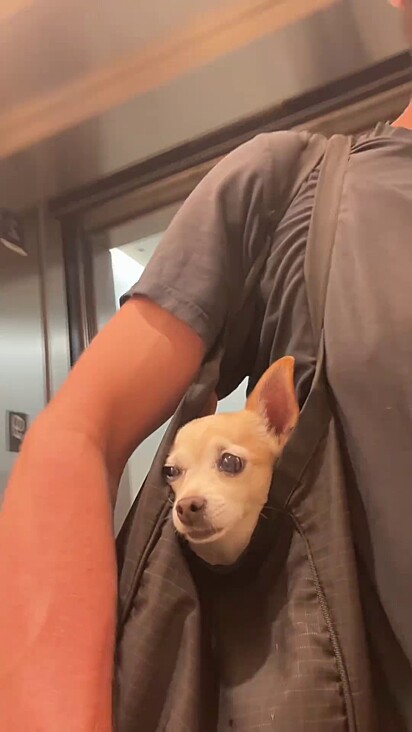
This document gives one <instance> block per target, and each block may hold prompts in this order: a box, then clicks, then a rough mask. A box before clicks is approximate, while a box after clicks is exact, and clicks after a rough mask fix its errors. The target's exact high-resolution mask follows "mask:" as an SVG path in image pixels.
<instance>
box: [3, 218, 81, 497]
mask: <svg viewBox="0 0 412 732" xmlns="http://www.w3.org/2000/svg"><path fill="white" fill-rule="evenodd" d="M40 215H41V211H39V210H36V211H35V212H33V213H32V214H30V215H27V216H26V217H25V220H24V229H25V236H26V241H27V246H28V256H27V257H21V256H19V255H16V254H14V253H13V252H11V251H9V250H8V249H6V248H5V247H4V246H3V245H2V244H0V500H1V494H2V493H3V491H4V488H5V486H6V483H7V480H8V477H9V474H10V471H11V469H12V467H13V465H14V462H15V460H16V455H15V454H13V453H10V452H8V451H7V450H6V411H7V410H11V411H20V412H25V413H27V414H29V416H30V421H32V420H33V419H34V418H35V417H36V415H37V414H38V413H39V411H40V410H41V409H42V408H43V407H44V406H45V404H46V394H47V390H46V380H45V330H44V323H45V320H46V321H47V325H48V342H49V349H50V376H51V383H50V388H51V391H52V392H54V391H56V389H57V388H58V387H59V385H60V384H61V382H62V381H63V379H64V378H65V376H66V375H67V373H68V368H69V353H68V340H67V320H66V304H65V290H64V279H63V264H62V257H61V243H60V236H59V229H58V227H57V226H56V225H55V224H53V223H51V222H48V221H47V220H46V219H44V220H43V221H41V218H40ZM41 244H43V245H44V247H45V249H44V255H45V264H46V271H45V277H44V278H42V276H41V267H40V260H39V246H40V245H41ZM42 283H43V284H44V291H43V293H42V290H41V284H42ZM44 296H45V303H44V305H45V307H43V305H42V303H43V299H42V297H44Z"/></svg>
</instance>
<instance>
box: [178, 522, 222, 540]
mask: <svg viewBox="0 0 412 732" xmlns="http://www.w3.org/2000/svg"><path fill="white" fill-rule="evenodd" d="M225 531H226V529H215V528H214V527H212V526H211V527H207V528H201V529H200V528H199V529H195V528H191V529H187V530H186V531H185V532H184V534H183V536H184V538H185V539H187V541H189V542H190V543H191V544H210V543H212V542H214V541H216V540H217V539H220V538H221V537H222V536H223V534H224V533H225Z"/></svg>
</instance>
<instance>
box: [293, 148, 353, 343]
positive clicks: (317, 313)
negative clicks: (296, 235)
mask: <svg viewBox="0 0 412 732" xmlns="http://www.w3.org/2000/svg"><path fill="white" fill-rule="evenodd" d="M350 149H351V138H350V137H345V136H343V135H334V136H333V137H331V139H330V140H329V142H328V145H327V148H326V153H325V157H324V159H323V162H322V166H321V170H320V174H319V180H318V184H317V189H316V194H315V203H314V208H313V213H312V219H311V223H310V228H309V236H308V243H307V247H306V256H305V265H304V272H305V281H306V290H307V297H308V302H309V311H310V317H311V322H312V329H313V335H314V339H315V343H318V344H319V343H320V340H321V333H322V329H323V320H324V314H325V304H326V294H327V289H328V281H329V271H330V264H331V259H332V252H333V247H334V243H335V234H336V227H337V223H338V214H339V206H340V201H341V195H342V188H343V181H344V176H345V172H346V167H347V163H348V159H349V154H350Z"/></svg>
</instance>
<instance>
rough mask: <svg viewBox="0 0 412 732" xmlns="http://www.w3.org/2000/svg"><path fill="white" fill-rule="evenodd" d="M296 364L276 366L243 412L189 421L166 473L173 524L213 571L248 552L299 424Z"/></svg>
mask: <svg viewBox="0 0 412 732" xmlns="http://www.w3.org/2000/svg"><path fill="white" fill-rule="evenodd" d="M293 372H294V359H293V358H291V357H290V356H286V357H285V358H281V359H279V360H278V361H276V362H275V363H274V364H273V365H272V366H271V367H270V368H269V369H268V370H267V371H266V372H265V373H264V374H263V376H262V377H261V379H260V380H259V382H258V384H257V385H256V387H255V388H254V390H253V391H252V393H251V394H250V396H249V398H248V400H247V402H246V407H245V409H244V410H242V411H241V412H236V413H232V414H214V412H215V409H216V404H217V401H216V397H214V398H213V404H212V403H210V404H209V405H208V408H207V410H206V414H207V415H208V416H203V417H200V418H199V419H196V420H193V421H192V422H189V423H188V424H187V425H185V426H184V427H182V429H181V430H180V431H179V432H178V433H177V435H176V439H175V442H174V445H173V447H172V450H171V452H170V454H169V456H168V459H167V461H166V464H165V466H164V469H163V474H164V478H165V480H166V482H167V483H168V484H169V486H170V488H171V490H172V494H173V496H174V500H173V514H172V515H173V523H174V526H175V528H176V531H177V532H178V533H179V534H180V535H181V536H182V537H183V538H184V539H185V540H186V541H187V542H188V543H189V546H190V548H191V549H192V551H194V552H195V554H197V555H198V556H199V557H200V558H201V559H203V560H204V561H206V562H207V563H209V564H212V565H230V564H233V563H234V562H236V560H237V559H238V558H239V557H240V555H241V554H242V553H243V551H244V550H245V549H246V547H247V546H248V544H249V542H250V540H251V538H252V535H253V533H254V530H255V528H256V525H257V523H258V520H259V516H260V514H261V513H262V509H263V508H264V506H265V504H266V502H267V499H268V494H269V489H270V485H271V481H272V473H273V469H274V466H275V464H276V461H277V460H278V458H279V456H280V454H281V452H282V450H283V448H284V446H285V445H286V443H287V441H288V439H289V437H290V435H291V434H292V432H293V430H294V428H295V426H296V424H297V421H298V417H299V407H298V402H297V399H296V394H295V388H294V383H293Z"/></svg>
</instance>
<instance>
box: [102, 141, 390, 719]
mask: <svg viewBox="0 0 412 732" xmlns="http://www.w3.org/2000/svg"><path fill="white" fill-rule="evenodd" d="M325 144H326V143H325V141H324V140H323V138H321V137H319V142H318V146H317V148H316V150H315V152H314V153H313V157H312V158H311V159H310V160H307V161H305V166H302V169H301V172H300V174H299V176H297V175H296V170H293V171H292V170H288V167H287V161H285V178H286V179H288V177H289V179H290V181H291V183H290V185H289V186H285V191H286V193H285V201H284V206H283V210H285V209H286V208H287V206H288V205H289V203H290V201H291V200H292V198H293V196H294V195H295V194H296V192H297V190H298V189H299V186H300V185H301V183H302V182H303V180H304V178H305V176H307V175H308V174H309V172H310V171H311V170H312V169H313V168H314V167H315V166H316V165H317V164H318V162H319V160H320V159H321V158H322V156H323V160H322V164H321V170H320V176H319V182H318V187H317V192H316V200H315V207H314V211H313V215H312V220H311V228H310V233H309V241H308V245H307V251H306V261H305V278H306V284H307V292H308V298H309V306H310V314H311V321H312V326H313V334H314V339H315V342H317V343H318V344H319V349H318V358H317V367H316V373H315V377H314V380H313V384H312V387H311V391H310V394H309V396H308V398H307V400H306V402H305V404H304V406H303V409H302V412H301V417H300V421H299V424H298V427H297V429H296V430H295V432H294V434H293V436H292V438H291V440H290V442H289V443H288V445H287V447H286V449H285V451H284V453H283V454H282V457H281V459H280V461H279V463H278V464H277V466H276V469H275V473H274V477H273V482H272V486H271V491H270V496H269V501H268V507H267V510H266V511H265V513H266V516H267V517H268V518H267V520H263V521H261V522H260V523H259V525H258V527H257V529H256V532H255V535H254V537H253V539H252V542H251V545H250V547H249V549H248V550H247V551H246V552H245V554H244V555H243V556H242V557H241V558H240V560H239V561H238V562H237V564H236V565H235V566H234V567H231V568H229V569H228V568H226V569H221V570H219V568H217V569H212V568H210V567H208V566H207V565H204V564H203V563H202V562H201V561H200V560H198V559H197V558H196V557H194V555H192V554H191V553H190V552H189V551H188V550H187V549H186V548H185V547H184V546H183V545H182V544H181V543H180V541H179V540H178V538H177V537H176V535H175V532H174V529H173V525H172V522H171V518H170V504H169V502H168V500H167V499H168V495H167V488H166V486H165V485H164V483H163V481H162V474H161V471H162V467H163V464H164V460H165V458H166V456H167V453H168V451H169V448H170V446H171V444H172V442H173V439H174V436H175V434H176V431H177V430H178V429H179V428H180V427H181V426H182V425H183V424H185V423H186V422H187V421H189V420H191V419H193V418H195V417H197V416H198V415H199V414H200V413H201V411H202V407H203V405H204V404H205V403H206V400H207V398H208V396H209V394H210V392H211V391H212V389H214V388H216V387H217V388H218V387H219V365H220V359H221V355H222V351H223V350H224V343H225V334H223V335H222V339H221V341H220V343H219V344H217V346H216V349H215V351H214V352H213V353H211V354H209V358H208V360H207V362H206V363H205V365H204V367H203V368H202V370H201V373H200V375H199V378H198V380H197V381H196V383H195V384H194V385H193V386H192V387H191V389H190V390H189V391H188V393H187V395H186V396H185V398H184V399H183V401H182V403H181V405H180V407H179V409H178V411H177V412H176V414H175V416H174V418H173V420H172V422H171V424H170V426H169V429H168V431H167V433H166V435H165V437H164V439H163V441H162V444H161V445H160V448H159V451H158V453H157V455H156V458H155V460H154V462H153V465H152V468H151V470H150V472H149V475H148V477H147V479H146V481H145V484H144V486H143V488H142V490H141V493H140V495H139V498H138V500H137V501H136V502H135V505H134V506H133V509H132V511H131V513H130V515H129V517H128V519H127V522H126V524H125V527H124V529H123V531H122V533H121V535H120V538H119V542H118V560H119V571H120V577H119V588H120V590H119V593H120V607H119V632H118V646H117V658H116V680H115V687H116V688H115V697H116V698H115V710H116V725H117V727H116V729H117V731H118V732H137V731H139V732H217V731H218V732H220V731H222V732H223V731H225V732H226V730H227V732H230V730H237V731H238V732H252V730H278V732H309V731H312V732H318V730H319V731H321V730H325V731H327V732H355V730H356V731H357V732H374V731H375V730H377V729H382V730H385V732H388V731H390V730H392V729H393V730H399V732H400V731H401V729H402V727H401V726H400V725H398V724H397V723H396V721H395V718H394V717H393V716H391V712H390V711H389V709H388V708H387V707H386V706H385V710H384V711H385V714H386V715H387V717H386V719H385V721H382V720H383V716H382V714H381V713H380V714H379V723H378V720H377V719H375V718H374V708H373V707H374V703H373V699H372V691H371V683H370V671H369V662H368V652H367V649H366V644H365V638H364V627H363V618H362V611H361V607H360V602H359V596H358V581H357V573H356V566H355V558H354V551H353V546H352V539H351V530H350V519H349V514H348V510H347V504H346V492H347V485H346V483H347V478H346V476H345V470H344V467H343V462H342V457H341V449H340V444H339V438H338V428H337V424H336V422H335V418H334V414H333V407H332V405H331V402H330V398H329V394H328V388H327V383H326V377H325V352H324V341H323V314H324V306H325V299H326V292H327V283H328V273H329V264H330V259H331V253H332V248H333V243H334V235H335V229H336V221H337V214H338V209H339V204H340V194H341V189H342V182H343V177H344V173H345V170H346V165H347V160H348V156H349V152H350V144H351V143H350V140H349V139H347V138H344V137H341V136H335V137H334V138H332V139H331V140H330V141H329V142H328V143H327V146H326V152H325ZM266 255H267V248H266V249H265V248H264V247H262V257H261V259H260V261H259V262H258V263H257V265H256V267H255V269H254V271H253V272H251V274H250V276H249V279H248V282H247V287H246V288H245V293H244V297H248V293H249V292H250V289H251V288H253V286H254V284H255V283H256V281H257V278H258V277H259V268H260V267H262V266H263V265H264V261H265V258H266ZM227 327H230V324H227ZM218 392H219V388H218Z"/></svg>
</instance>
